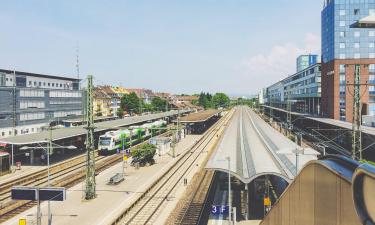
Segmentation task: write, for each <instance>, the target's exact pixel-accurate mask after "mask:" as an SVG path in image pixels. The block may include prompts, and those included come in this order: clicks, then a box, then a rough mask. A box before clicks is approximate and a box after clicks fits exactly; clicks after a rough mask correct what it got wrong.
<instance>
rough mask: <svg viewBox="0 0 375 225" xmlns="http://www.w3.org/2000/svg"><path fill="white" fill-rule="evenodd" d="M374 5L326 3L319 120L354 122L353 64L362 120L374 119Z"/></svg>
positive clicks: (366, 1) (368, 0)
mask: <svg viewBox="0 0 375 225" xmlns="http://www.w3.org/2000/svg"><path fill="white" fill-rule="evenodd" d="M374 14H375V1H374V0H361V1H348V0H325V2H324V7H323V10H322V12H321V22H322V25H321V30H322V116H323V117H329V118H332V119H336V120H342V121H347V122H352V120H353V92H354V90H353V87H354V86H353V84H354V74H355V64H359V65H360V76H361V81H360V83H361V87H360V93H361V104H362V110H361V111H362V116H364V115H370V116H371V115H372V116H374V115H375V87H374V86H372V85H373V84H375V27H374V26H373V25H374V24H375V15H374Z"/></svg>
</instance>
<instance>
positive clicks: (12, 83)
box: [0, 69, 83, 137]
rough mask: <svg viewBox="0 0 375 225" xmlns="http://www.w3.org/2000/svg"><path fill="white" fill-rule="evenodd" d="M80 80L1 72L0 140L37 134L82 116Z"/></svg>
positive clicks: (2, 70)
mask: <svg viewBox="0 0 375 225" xmlns="http://www.w3.org/2000/svg"><path fill="white" fill-rule="evenodd" d="M79 81H80V80H79V79H75V78H67V77H59V76H51V75H43V74H36V73H27V72H20V71H12V70H5V69H0V137H7V136H16V135H22V134H29V133H36V132H40V130H41V128H42V127H43V126H47V125H49V124H50V123H51V122H57V123H58V121H61V120H62V119H64V118H72V117H73V118H74V117H77V116H81V115H82V113H83V110H82V107H83V104H82V102H83V100H82V99H83V96H82V92H81V90H80V88H79Z"/></svg>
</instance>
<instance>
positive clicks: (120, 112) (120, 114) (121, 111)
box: [117, 107, 124, 118]
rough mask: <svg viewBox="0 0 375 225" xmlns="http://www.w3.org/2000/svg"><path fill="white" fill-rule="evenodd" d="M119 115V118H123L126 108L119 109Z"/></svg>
mask: <svg viewBox="0 0 375 225" xmlns="http://www.w3.org/2000/svg"><path fill="white" fill-rule="evenodd" d="M117 116H118V117H119V118H122V117H123V116H124V110H123V109H122V108H121V107H120V108H119V109H118V110H117Z"/></svg>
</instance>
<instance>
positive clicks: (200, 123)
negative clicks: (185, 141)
mask: <svg viewBox="0 0 375 225" xmlns="http://www.w3.org/2000/svg"><path fill="white" fill-rule="evenodd" d="M221 113H222V110H216V109H208V110H204V111H200V112H196V113H191V114H189V115H187V116H184V117H181V118H180V120H179V122H180V123H182V124H185V126H186V129H187V131H188V133H191V134H202V133H204V132H205V131H206V130H207V129H208V128H209V127H211V126H212V125H213V124H214V123H215V122H216V121H217V120H218V119H219V118H220V115H221Z"/></svg>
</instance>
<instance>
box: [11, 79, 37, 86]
mask: <svg viewBox="0 0 375 225" xmlns="http://www.w3.org/2000/svg"><path fill="white" fill-rule="evenodd" d="M7 81H8V79H7ZM32 85H33V82H31V81H29V86H32Z"/></svg>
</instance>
